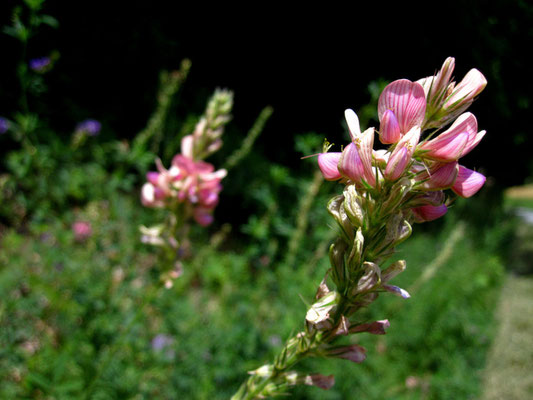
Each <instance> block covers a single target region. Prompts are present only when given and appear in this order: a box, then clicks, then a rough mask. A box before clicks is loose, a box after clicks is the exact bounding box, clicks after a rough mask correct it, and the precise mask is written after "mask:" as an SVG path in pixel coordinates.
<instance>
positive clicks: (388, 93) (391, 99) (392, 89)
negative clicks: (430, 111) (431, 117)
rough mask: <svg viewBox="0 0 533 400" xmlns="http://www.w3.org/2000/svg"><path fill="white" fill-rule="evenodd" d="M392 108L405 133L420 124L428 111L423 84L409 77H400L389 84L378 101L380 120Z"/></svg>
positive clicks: (401, 129)
mask: <svg viewBox="0 0 533 400" xmlns="http://www.w3.org/2000/svg"><path fill="white" fill-rule="evenodd" d="M387 110H391V111H392V112H393V113H394V115H395V116H396V118H397V120H398V124H399V125H400V131H401V132H402V133H405V132H407V131H409V130H410V129H411V128H412V127H414V126H420V125H421V124H422V122H423V121H424V116H425V113H426V96H425V93H424V88H423V87H422V85H420V84H419V83H416V82H411V81H410V80H407V79H399V80H397V81H394V82H392V83H391V84H389V85H387V87H385V89H384V90H383V92H382V93H381V95H380V96H379V101H378V116H379V120H380V121H381V120H382V119H383V116H384V115H385V112H386V111H387Z"/></svg>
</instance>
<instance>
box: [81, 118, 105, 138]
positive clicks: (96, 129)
mask: <svg viewBox="0 0 533 400" xmlns="http://www.w3.org/2000/svg"><path fill="white" fill-rule="evenodd" d="M101 129H102V124H101V123H100V122H99V121H97V120H95V119H86V120H85V121H82V122H80V123H79V124H78V126H77V127H76V131H77V132H85V133H86V134H87V135H90V136H96V135H98V134H99V133H100V130H101Z"/></svg>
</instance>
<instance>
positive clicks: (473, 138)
mask: <svg viewBox="0 0 533 400" xmlns="http://www.w3.org/2000/svg"><path fill="white" fill-rule="evenodd" d="M485 133H487V132H486V131H481V132H478V133H476V134H475V135H470V136H469V137H468V143H467V144H466V146H465V148H464V149H463V154H462V156H461V157H464V156H466V155H467V154H468V153H470V151H472V149H473V148H474V147H476V146H477V145H478V144H479V142H481V139H483V136H485Z"/></svg>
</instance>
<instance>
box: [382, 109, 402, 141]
mask: <svg viewBox="0 0 533 400" xmlns="http://www.w3.org/2000/svg"><path fill="white" fill-rule="evenodd" d="M401 137H402V134H401V132H400V125H399V124H398V120H397V119H396V116H395V115H394V113H393V112H392V111H391V110H386V111H385V112H384V113H383V117H382V118H381V125H380V130H379V140H380V141H381V143H383V144H391V143H396V142H397V141H398V140H400V138H401Z"/></svg>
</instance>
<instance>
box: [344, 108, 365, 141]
mask: <svg viewBox="0 0 533 400" xmlns="http://www.w3.org/2000/svg"><path fill="white" fill-rule="evenodd" d="M344 118H345V119H346V124H347V125H348V130H349V131H350V136H351V138H352V140H355V139H356V138H357V137H358V136H360V135H361V127H360V126H359V118H358V117H357V114H356V113H355V112H354V111H353V110H351V109H347V110H345V111H344Z"/></svg>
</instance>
